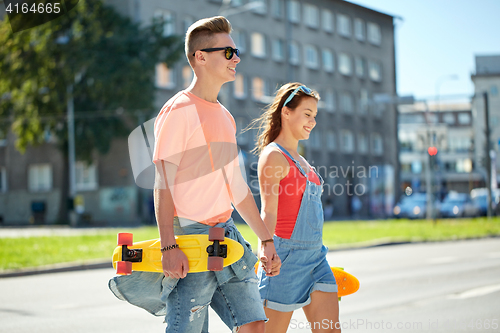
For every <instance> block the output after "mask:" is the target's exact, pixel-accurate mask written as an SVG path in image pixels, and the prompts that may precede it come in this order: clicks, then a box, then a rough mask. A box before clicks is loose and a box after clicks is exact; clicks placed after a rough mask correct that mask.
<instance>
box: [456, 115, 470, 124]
mask: <svg viewBox="0 0 500 333" xmlns="http://www.w3.org/2000/svg"><path fill="white" fill-rule="evenodd" d="M458 123H459V124H460V125H469V124H470V114H468V113H459V114H458Z"/></svg>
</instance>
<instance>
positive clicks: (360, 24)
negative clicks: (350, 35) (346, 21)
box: [354, 18, 365, 41]
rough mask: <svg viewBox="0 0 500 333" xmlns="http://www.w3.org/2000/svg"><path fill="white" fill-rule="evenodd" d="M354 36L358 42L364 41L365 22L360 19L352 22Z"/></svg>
mask: <svg viewBox="0 0 500 333" xmlns="http://www.w3.org/2000/svg"><path fill="white" fill-rule="evenodd" d="M354 36H355V37H356V39H357V40H359V41H364V40H365V22H364V21H363V20H362V19H359V18H357V19H355V20H354Z"/></svg>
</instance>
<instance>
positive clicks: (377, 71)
mask: <svg viewBox="0 0 500 333" xmlns="http://www.w3.org/2000/svg"><path fill="white" fill-rule="evenodd" d="M368 67H369V68H368V75H369V76H370V79H371V80H372V81H375V82H380V81H382V69H381V68H380V63H379V62H378V61H374V60H370V61H369V64H368Z"/></svg>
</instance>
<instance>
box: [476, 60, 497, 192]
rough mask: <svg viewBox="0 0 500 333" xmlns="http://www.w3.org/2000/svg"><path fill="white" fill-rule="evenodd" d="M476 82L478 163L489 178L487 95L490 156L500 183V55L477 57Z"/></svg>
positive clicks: (494, 177) (493, 173)
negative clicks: (487, 159)
mask: <svg viewBox="0 0 500 333" xmlns="http://www.w3.org/2000/svg"><path fill="white" fill-rule="evenodd" d="M471 79H472V82H473V83H474V98H473V99H472V111H473V118H474V130H475V142H476V149H475V155H474V158H475V162H476V164H477V165H478V167H479V168H480V170H481V172H482V174H483V175H484V178H485V179H486V163H485V157H486V135H485V130H486V117H485V112H486V111H485V100H484V94H485V93H486V94H487V98H488V111H489V112H488V115H489V117H488V118H489V128H490V151H491V153H490V156H491V157H492V158H491V160H492V168H491V170H492V186H493V188H498V184H499V183H500V161H499V160H500V155H499V153H500V149H499V146H500V94H499V90H500V55H494V56H476V72H475V73H474V74H472V76H471Z"/></svg>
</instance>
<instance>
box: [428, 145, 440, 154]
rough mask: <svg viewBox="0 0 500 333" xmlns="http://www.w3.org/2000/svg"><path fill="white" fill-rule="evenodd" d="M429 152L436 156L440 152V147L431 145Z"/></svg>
mask: <svg viewBox="0 0 500 333" xmlns="http://www.w3.org/2000/svg"><path fill="white" fill-rule="evenodd" d="M427 152H428V153H429V155H430V156H436V155H437V153H438V149H437V148H436V147H429V149H427Z"/></svg>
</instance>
